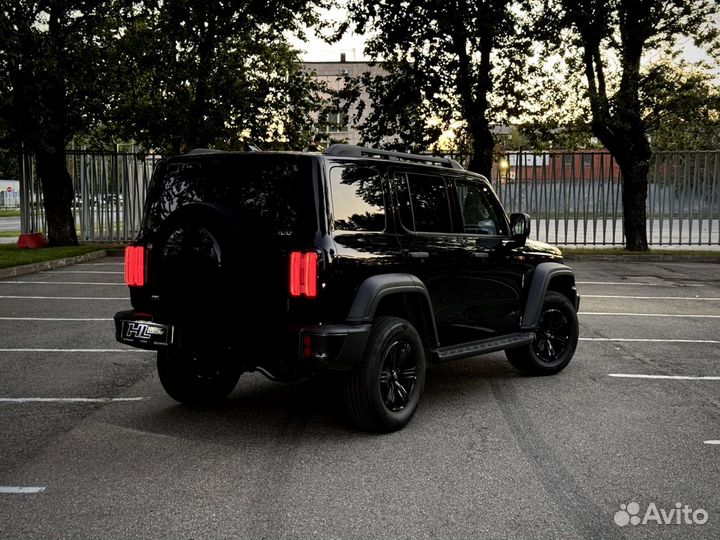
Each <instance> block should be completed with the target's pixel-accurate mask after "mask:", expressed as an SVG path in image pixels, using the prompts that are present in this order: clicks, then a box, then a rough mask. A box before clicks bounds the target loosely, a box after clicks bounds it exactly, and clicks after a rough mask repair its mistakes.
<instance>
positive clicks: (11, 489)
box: [0, 486, 45, 495]
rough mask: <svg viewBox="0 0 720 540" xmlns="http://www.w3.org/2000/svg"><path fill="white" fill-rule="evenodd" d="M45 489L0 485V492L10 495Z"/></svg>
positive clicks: (38, 491)
mask: <svg viewBox="0 0 720 540" xmlns="http://www.w3.org/2000/svg"><path fill="white" fill-rule="evenodd" d="M41 491H45V488H44V487H20V486H0V493H6V494H10V495H24V494H27V493H40V492H41Z"/></svg>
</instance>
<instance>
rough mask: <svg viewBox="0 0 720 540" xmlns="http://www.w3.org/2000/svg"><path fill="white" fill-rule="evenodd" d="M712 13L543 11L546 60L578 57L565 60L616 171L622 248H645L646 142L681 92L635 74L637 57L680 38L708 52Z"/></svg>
mask: <svg viewBox="0 0 720 540" xmlns="http://www.w3.org/2000/svg"><path fill="white" fill-rule="evenodd" d="M718 9H719V8H718V4H717V3H716V2H715V1H714V0H689V1H688V0H561V1H560V2H549V1H547V2H545V4H544V6H543V10H542V15H541V16H540V17H539V24H538V28H540V29H541V30H542V33H544V35H543V37H544V39H545V42H546V43H550V44H553V45H555V48H554V49H552V52H553V53H557V52H558V51H562V49H563V48H564V49H565V50H569V51H573V52H574V51H578V52H579V54H578V55H577V56H576V57H575V58H572V57H570V58H568V60H569V61H570V65H571V66H572V67H574V69H575V71H576V73H578V72H579V73H583V74H584V77H585V82H586V91H587V98H588V102H589V109H590V116H591V128H592V131H593V133H594V134H595V136H596V137H597V138H598V139H599V140H600V141H601V142H602V143H603V145H604V146H605V147H606V148H607V149H608V150H609V151H610V153H611V154H612V155H613V157H614V158H615V160H616V161H617V162H618V165H619V166H620V169H621V171H622V174H623V180H624V185H623V219H624V226H625V237H626V247H627V248H628V249H631V250H646V249H647V248H648V244H647V233H646V230H645V227H646V213H645V200H646V198H647V172H648V168H649V162H650V156H651V148H650V142H649V139H648V135H649V133H650V130H651V126H652V124H653V122H654V121H656V120H657V118H658V116H659V114H660V113H661V111H662V109H663V108H664V107H665V106H666V105H668V104H669V103H671V102H672V101H673V100H672V99H668V98H669V97H670V96H671V95H672V93H675V94H677V93H678V92H680V91H682V87H681V85H679V80H678V79H675V81H674V83H675V84H673V85H672V86H670V87H669V88H665V87H663V84H667V83H668V82H673V79H672V78H668V77H660V74H661V73H660V70H658V69H650V70H647V71H643V69H642V61H643V58H644V55H646V54H647V53H649V52H651V51H662V50H665V51H666V53H667V54H668V55H670V56H673V55H674V54H677V50H674V49H673V48H674V46H675V44H676V43H677V40H678V38H680V37H682V36H685V37H687V38H690V39H692V40H693V41H694V43H695V44H697V45H699V46H703V47H705V48H706V49H707V50H708V51H709V52H711V53H716V52H717V51H718V28H717V24H716V20H717V19H716V17H717V16H718ZM568 45H570V46H572V47H570V48H568ZM573 60H575V62H574V63H573ZM613 67H615V68H616V69H615V70H614V71H613V69H612V68H613ZM665 74H666V72H665ZM663 96H664V97H663ZM663 101H664V103H663Z"/></svg>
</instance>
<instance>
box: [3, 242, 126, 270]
mask: <svg viewBox="0 0 720 540" xmlns="http://www.w3.org/2000/svg"><path fill="white" fill-rule="evenodd" d="M118 247H119V244H82V245H79V246H66V247H48V248H39V249H20V248H18V247H17V246H15V245H14V244H2V245H0V268H10V267H13V266H21V265H23V264H33V263H39V262H45V261H52V260H54V259H65V258H67V257H76V256H78V255H85V254H86V253H91V252H93V251H101V250H104V249H114V248H118Z"/></svg>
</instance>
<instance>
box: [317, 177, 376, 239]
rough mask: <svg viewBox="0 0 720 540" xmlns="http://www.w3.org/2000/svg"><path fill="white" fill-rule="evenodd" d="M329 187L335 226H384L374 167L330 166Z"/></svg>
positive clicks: (343, 228) (347, 228)
mask: <svg viewBox="0 0 720 540" xmlns="http://www.w3.org/2000/svg"><path fill="white" fill-rule="evenodd" d="M330 190H331V194H332V206H333V227H334V229H335V230H338V231H383V230H385V197H384V194H383V186H382V181H381V179H380V176H379V175H378V173H377V171H376V170H375V169H371V168H367V167H333V168H332V169H330Z"/></svg>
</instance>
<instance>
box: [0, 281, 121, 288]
mask: <svg viewBox="0 0 720 540" xmlns="http://www.w3.org/2000/svg"><path fill="white" fill-rule="evenodd" d="M0 285H120V286H123V287H126V286H127V285H125V283H121V282H114V283H111V282H109V281H103V282H95V281H2V282H0Z"/></svg>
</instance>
